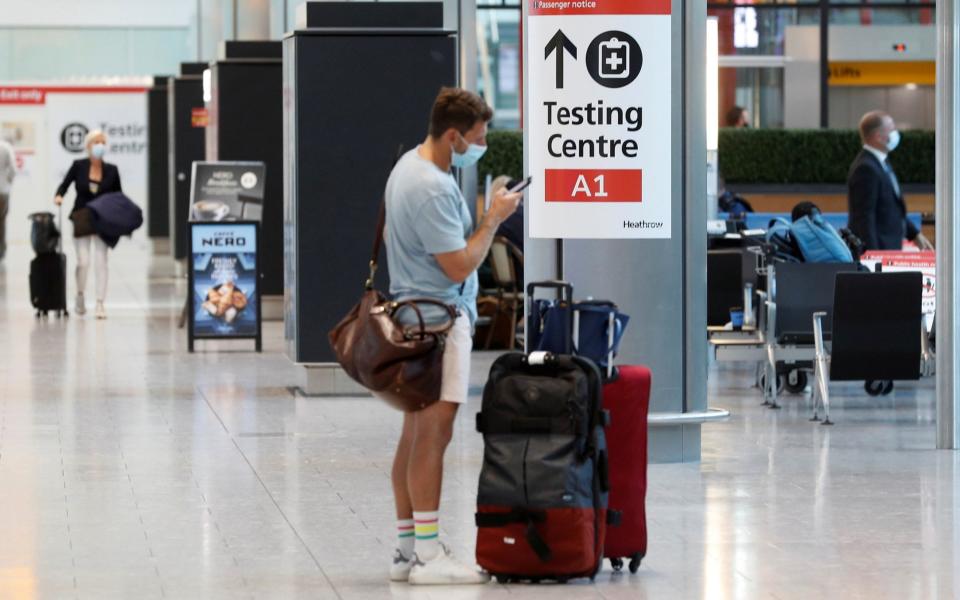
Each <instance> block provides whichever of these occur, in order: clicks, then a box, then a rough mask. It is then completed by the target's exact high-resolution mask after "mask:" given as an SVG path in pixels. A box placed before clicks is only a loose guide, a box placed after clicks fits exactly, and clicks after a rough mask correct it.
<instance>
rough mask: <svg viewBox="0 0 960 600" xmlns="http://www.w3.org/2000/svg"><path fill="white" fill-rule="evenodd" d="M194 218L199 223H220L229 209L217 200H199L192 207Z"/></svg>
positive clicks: (228, 212)
mask: <svg viewBox="0 0 960 600" xmlns="http://www.w3.org/2000/svg"><path fill="white" fill-rule="evenodd" d="M193 214H194V218H195V219H198V220H200V221H222V220H223V219H225V218H226V217H227V215H229V214H230V207H229V206H227V205H226V204H224V203H223V202H220V201H218V200H201V201H199V202H197V203H195V204H194V205H193Z"/></svg>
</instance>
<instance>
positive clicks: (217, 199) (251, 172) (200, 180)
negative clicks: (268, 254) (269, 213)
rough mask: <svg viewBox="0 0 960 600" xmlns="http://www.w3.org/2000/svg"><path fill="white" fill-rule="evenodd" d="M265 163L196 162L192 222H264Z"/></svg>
mask: <svg viewBox="0 0 960 600" xmlns="http://www.w3.org/2000/svg"><path fill="white" fill-rule="evenodd" d="M266 174H267V167H266V165H265V164H264V163H262V162H226V161H224V162H209V161H195V162H194V163H193V172H192V174H191V179H190V220H191V221H261V220H262V218H263V201H264V198H263V196H264V189H265V188H264V178H265V177H266Z"/></svg>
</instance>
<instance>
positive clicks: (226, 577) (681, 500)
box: [0, 241, 960, 600]
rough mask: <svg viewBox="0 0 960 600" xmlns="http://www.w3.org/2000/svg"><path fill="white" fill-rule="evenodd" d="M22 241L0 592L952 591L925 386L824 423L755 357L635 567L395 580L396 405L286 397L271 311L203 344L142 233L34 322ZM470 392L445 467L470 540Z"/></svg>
mask: <svg viewBox="0 0 960 600" xmlns="http://www.w3.org/2000/svg"><path fill="white" fill-rule="evenodd" d="M30 256H31V254H30V251H29V248H28V247H27V246H26V245H25V244H22V243H21V244H19V245H15V246H14V247H13V248H11V251H10V254H9V255H8V257H7V260H6V263H5V264H4V265H3V266H2V267H0V598H3V599H8V598H9V599H29V598H56V599H59V598H91V599H96V600H105V599H109V598H124V599H131V598H136V599H138V600H141V599H143V600H145V599H148V598H161V597H163V598H176V599H180V598H198V599H199V598H203V599H206V598H312V599H323V598H343V599H365V598H369V599H381V598H391V597H395V598H428V599H455V598H471V599H479V598H501V597H504V598H506V597H516V598H548V597H550V598H553V597H558V598H559V597H562V598H607V599H615V598H616V599H635V598H658V599H660V598H667V599H672V598H718V599H726V598H803V599H806V598H838V597H843V598H870V599H876V598H896V599H903V598H924V599H926V598H955V597H960V583H958V579H960V575H958V574H960V558H958V556H960V555H958V548H960V500H958V499H960V494H958V492H960V476H958V475H960V453H949V452H936V451H933V450H931V448H932V447H933V444H934V427H933V419H934V406H933V405H934V398H933V391H932V389H931V386H930V383H929V382H922V383H919V384H904V385H901V386H898V388H897V391H896V393H895V394H894V395H893V396H891V397H888V398H882V399H868V398H866V397H865V396H864V394H863V393H862V390H861V389H860V388H859V387H857V386H855V385H846V386H843V385H836V386H834V402H835V410H834V417H835V419H836V421H837V425H836V426H835V427H833V428H825V427H819V426H814V425H812V424H811V423H809V422H807V413H806V404H807V401H806V400H805V399H803V398H798V397H794V398H790V399H788V401H787V403H786V408H784V409H783V410H781V411H777V412H774V411H770V410H766V409H763V408H761V407H760V406H759V404H760V396H759V392H758V391H757V390H756V389H754V388H753V387H751V383H752V382H751V377H750V373H751V370H750V369H749V367H747V366H742V367H736V368H734V367H728V366H726V365H715V366H714V367H713V369H712V370H711V380H710V393H711V403H712V404H715V405H718V406H724V407H728V408H730V409H731V410H732V411H733V413H734V416H733V418H732V419H730V421H728V422H726V423H720V424H714V425H710V426H709V427H706V428H705V429H704V432H703V461H702V462H701V463H699V464H684V465H656V466H653V467H651V469H650V497H649V509H648V510H649V515H650V539H651V541H650V553H649V556H648V557H647V559H646V560H645V561H644V563H643V567H642V568H641V570H640V573H639V574H637V575H636V576H629V575H613V574H611V573H610V572H609V569H607V570H605V571H604V572H603V573H602V574H601V575H600V576H599V577H598V579H597V582H596V584H595V585H590V584H588V583H586V582H583V583H578V584H571V585H567V586H564V587H562V588H561V587H556V586H546V585H544V586H499V585H494V584H491V585H488V586H485V587H482V588H471V589H460V590H451V589H443V588H441V589H414V588H410V587H408V586H406V585H396V584H395V585H390V584H388V583H387V582H386V567H387V559H388V558H389V556H390V553H391V550H392V548H393V538H392V534H393V525H394V522H393V515H392V511H391V500H390V490H389V485H388V469H389V461H390V454H391V446H392V444H393V441H394V440H395V438H396V435H397V427H398V423H399V420H398V418H397V415H396V414H394V413H393V412H391V411H390V410H388V409H386V408H384V407H382V406H380V405H379V404H378V403H377V402H375V401H373V400H372V399H362V398H343V399H338V398H330V399H316V398H311V399H304V398H297V397H293V396H292V395H291V394H290V393H289V392H288V391H287V386H288V385H290V384H292V383H294V381H295V377H296V371H295V369H294V367H293V366H292V365H291V364H290V362H289V361H288V360H287V359H286V357H285V356H284V355H283V353H282V350H281V349H282V343H281V342H282V340H281V338H280V336H281V335H282V333H281V328H280V325H279V324H277V323H274V324H269V325H268V327H267V329H266V340H265V347H266V351H265V352H264V353H263V354H262V355H255V354H253V353H250V352H246V351H242V349H238V348H234V349H231V351H229V352H219V353H218V352H213V351H207V352H201V353H198V354H196V355H193V356H191V355H188V354H187V353H186V352H185V348H186V342H185V340H184V337H183V333H182V332H181V331H178V330H177V329H176V325H175V321H176V315H177V312H178V310H179V307H180V306H181V298H182V297H183V294H184V293H185V286H184V285H183V283H182V282H181V281H177V280H176V279H174V278H173V277H172V276H171V273H172V272H173V266H172V264H171V263H170V261H169V260H168V259H160V258H156V257H154V256H152V254H151V252H150V251H149V249H148V247H147V245H146V244H145V243H144V242H142V241H137V242H129V241H124V242H123V243H121V245H120V247H119V248H118V249H117V251H115V252H114V253H112V255H111V261H112V269H113V271H112V273H111V283H110V296H109V301H108V304H107V308H108V311H109V319H108V320H107V321H104V322H97V321H94V320H93V319H92V318H91V317H90V315H88V316H87V317H85V318H77V317H75V316H72V317H71V318H70V319H69V320H66V321H57V320H47V321H37V320H35V319H34V318H33V315H32V312H31V310H30V308H29V306H28V304H27V301H26V300H27V291H26V273H27V263H28V261H29V258H30ZM72 264H73V262H72V257H71V265H72ZM71 285H72V282H71ZM318 335H319V334H318ZM488 360H489V357H483V356H480V357H478V358H477V364H478V365H481V364H483V363H484V362H485V361H488ZM482 380H483V373H482V372H477V373H475V374H474V384H475V385H480V384H481V383H482ZM475 409H476V402H475V401H474V402H473V403H472V405H471V406H469V407H468V409H466V410H464V411H463V413H462V418H461V419H460V422H459V423H458V430H457V433H456V436H455V441H454V444H453V446H452V447H451V450H450V453H449V456H448V471H447V474H448V476H447V478H446V481H445V482H444V507H443V509H444V510H443V519H442V528H443V536H444V537H445V538H446V539H447V541H448V542H449V543H450V545H451V546H452V547H453V549H454V550H455V551H456V552H457V553H458V554H459V555H461V556H464V557H469V556H471V554H472V550H473V538H474V528H473V525H472V521H473V511H474V494H475V490H476V484H477V473H478V469H479V464H480V456H481V440H480V438H479V436H478V435H477V434H476V433H474V431H473V427H472V415H473V413H474V412H475Z"/></svg>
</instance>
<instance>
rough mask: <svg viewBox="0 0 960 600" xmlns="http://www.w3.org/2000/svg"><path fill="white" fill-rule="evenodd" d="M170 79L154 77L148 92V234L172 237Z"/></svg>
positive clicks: (157, 236) (168, 77) (156, 236)
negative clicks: (168, 115)
mask: <svg viewBox="0 0 960 600" xmlns="http://www.w3.org/2000/svg"><path fill="white" fill-rule="evenodd" d="M169 81H170V76H168V75H163V76H157V77H154V78H153V87H151V88H150V90H149V91H148V92H147V127H148V133H147V137H148V140H147V148H148V149H149V150H148V156H147V234H148V235H149V236H150V237H151V238H166V237H168V236H169V235H170V192H169V190H170V181H169V179H170V170H169V163H168V161H169V158H170V156H169V153H170V146H169V144H170V133H169V131H168V127H169V124H168V118H167V86H168V84H169Z"/></svg>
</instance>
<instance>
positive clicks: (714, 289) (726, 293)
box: [707, 248, 757, 326]
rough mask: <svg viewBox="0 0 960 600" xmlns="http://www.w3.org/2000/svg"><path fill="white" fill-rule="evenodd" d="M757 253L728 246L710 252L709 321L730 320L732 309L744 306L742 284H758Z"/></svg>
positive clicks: (710, 322)
mask: <svg viewBox="0 0 960 600" xmlns="http://www.w3.org/2000/svg"><path fill="white" fill-rule="evenodd" d="M756 262H757V259H756V256H755V255H753V254H751V253H749V252H747V251H746V250H745V249H741V248H737V249H732V248H727V249H723V250H710V251H708V252H707V325H708V326H722V325H726V324H727V323H728V322H730V309H731V308H733V307H735V306H741V307H742V306H743V286H744V284H745V283H748V282H750V283H753V284H754V288H756V281H757V276H756V268H755V267H756Z"/></svg>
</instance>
